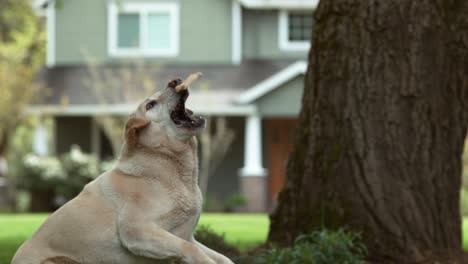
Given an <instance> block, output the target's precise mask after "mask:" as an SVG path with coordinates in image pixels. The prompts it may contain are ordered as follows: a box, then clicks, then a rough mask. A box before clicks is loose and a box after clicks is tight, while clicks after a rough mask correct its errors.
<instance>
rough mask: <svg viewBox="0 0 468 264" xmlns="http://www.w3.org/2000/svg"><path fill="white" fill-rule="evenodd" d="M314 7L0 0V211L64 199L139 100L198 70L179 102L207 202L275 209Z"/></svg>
mask: <svg viewBox="0 0 468 264" xmlns="http://www.w3.org/2000/svg"><path fill="white" fill-rule="evenodd" d="M316 4H317V3H316V1H256V0H255V1H253V0H240V1H237V0H235V1H231V0H204V1H192V0H180V1H164V0H160V1H159V0H154V1H132V0H125V1H107V0H82V1H71V0H60V1H46V0H43V1H40V0H37V1H33V2H31V1H29V0H15V1H12V0H7V1H2V4H0V5H1V6H0V10H1V11H0V12H1V14H0V15H1V17H0V20H1V21H0V23H1V25H0V26H1V27H2V31H1V32H2V36H1V47H0V48H1V51H0V52H1V55H2V56H3V57H4V58H5V60H4V61H2V65H0V67H1V70H2V72H1V78H2V80H1V83H2V87H1V89H2V96H1V97H2V99H0V100H2V102H1V107H2V111H1V113H0V116H1V118H2V120H5V121H4V122H2V124H1V131H0V142H2V143H1V145H0V151H1V153H0V155H1V163H0V164H1V167H0V174H1V176H0V179H1V181H0V183H1V191H0V197H1V198H0V205H1V206H0V208H2V210H4V211H20V212H21V211H32V212H44V211H52V210H54V209H56V208H57V207H59V206H61V205H62V204H63V203H65V202H66V201H67V200H69V199H71V198H72V197H74V196H75V195H76V194H77V193H79V191H80V190H81V189H82V187H83V186H84V184H86V183H87V182H89V181H91V180H92V179H93V178H95V177H97V176H98V175H99V174H100V172H102V171H104V170H105V169H109V168H111V167H112V162H113V160H114V159H116V158H117V157H118V155H119V150H120V146H121V144H122V128H123V125H124V123H125V120H126V117H127V115H128V114H129V113H130V112H131V111H133V110H134V109H135V106H136V104H137V103H138V102H139V101H140V100H142V99H143V98H144V97H145V96H147V95H149V94H151V93H154V92H155V91H156V90H158V89H162V88H164V87H165V85H166V84H167V82H168V81H169V80H171V79H173V78H185V77H186V76H188V75H189V74H190V73H193V72H196V71H201V72H203V74H204V77H203V79H202V80H201V81H199V82H197V83H196V84H195V85H194V86H193V87H192V89H191V96H190V98H189V100H188V103H187V104H188V107H189V108H190V109H192V110H194V111H195V112H197V113H199V114H202V115H205V116H206V117H207V118H208V121H209V122H208V129H206V131H205V132H204V133H203V134H202V135H200V136H199V142H200V186H201V188H202V191H203V193H204V195H205V210H207V211H224V212H232V211H244V212H268V211H270V210H272V208H273V207H274V206H275V202H276V196H277V194H278V192H279V190H280V189H281V187H282V185H283V180H284V174H285V164H286V160H287V156H288V152H289V150H290V148H291V143H292V141H291V137H292V135H291V132H292V131H293V129H294V126H295V123H296V117H297V115H298V113H299V111H300V107H301V96H302V90H303V79H304V73H305V71H306V67H307V62H306V59H307V54H308V50H309V48H310V40H311V37H312V36H311V34H312V11H313V9H314V7H315V6H316ZM3 109H4V110H3Z"/></svg>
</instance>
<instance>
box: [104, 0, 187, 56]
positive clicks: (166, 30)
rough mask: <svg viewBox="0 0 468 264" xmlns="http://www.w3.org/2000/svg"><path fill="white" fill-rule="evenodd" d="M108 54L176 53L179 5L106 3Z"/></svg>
mask: <svg viewBox="0 0 468 264" xmlns="http://www.w3.org/2000/svg"><path fill="white" fill-rule="evenodd" d="M108 8H109V14H108V15H109V17H108V19H109V21H108V23H109V25H108V26H109V28H108V29H109V36H108V38H109V39H108V42H109V54H110V55H112V56H166V57H167V56H176V55H177V54H178V53H179V8H178V5H177V4H176V3H135V2H132V3H122V4H121V5H118V4H116V3H114V2H110V3H109V7H108Z"/></svg>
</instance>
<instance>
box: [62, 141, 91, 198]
mask: <svg viewBox="0 0 468 264" xmlns="http://www.w3.org/2000/svg"><path fill="white" fill-rule="evenodd" d="M61 162H62V166H63V169H64V171H65V175H66V178H65V179H64V180H63V181H62V182H61V183H60V185H59V186H57V194H59V195H62V196H63V197H64V198H65V199H66V200H69V199H71V198H73V197H75V196H76V195H77V194H79V193H80V192H81V190H82V189H83V187H84V186H85V185H86V184H87V183H88V182H90V181H92V180H94V179H95V178H96V177H97V176H99V172H100V168H99V161H98V159H97V158H96V157H95V156H94V155H90V154H86V153H83V152H82V151H81V149H80V147H78V146H76V145H75V146H72V148H71V150H70V152H69V153H66V154H64V155H63V156H62V157H61Z"/></svg>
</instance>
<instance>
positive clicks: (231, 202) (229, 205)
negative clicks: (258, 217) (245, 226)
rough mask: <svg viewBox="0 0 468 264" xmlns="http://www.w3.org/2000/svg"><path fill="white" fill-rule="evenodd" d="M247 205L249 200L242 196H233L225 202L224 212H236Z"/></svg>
mask: <svg viewBox="0 0 468 264" xmlns="http://www.w3.org/2000/svg"><path fill="white" fill-rule="evenodd" d="M246 204H247V199H246V198H245V197H244V196H242V195H241V194H238V193H236V194H232V195H231V196H229V197H228V198H227V199H226V201H225V202H224V211H225V212H234V211H235V210H236V209H238V208H239V207H242V206H244V205H246Z"/></svg>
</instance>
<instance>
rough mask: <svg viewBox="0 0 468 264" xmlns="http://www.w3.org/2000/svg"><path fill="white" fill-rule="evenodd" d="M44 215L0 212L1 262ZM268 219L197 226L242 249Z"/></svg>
mask: <svg viewBox="0 0 468 264" xmlns="http://www.w3.org/2000/svg"><path fill="white" fill-rule="evenodd" d="M46 217H47V215H46V214H20V215H11V214H4V215H0V264H8V263H10V260H11V257H12V256H13V254H14V253H15V251H16V249H17V248H18V246H19V245H20V244H21V243H22V242H23V241H24V240H25V239H26V238H28V237H29V236H31V234H32V233H33V232H34V231H35V230H36V229H37V228H38V227H39V225H40V224H41V223H42V222H43V221H44V219H45V218H46ZM268 222H269V220H268V216H267V215H264V214H255V215H254V214H203V215H202V217H201V219H200V224H199V225H207V226H210V227H211V228H212V229H213V230H214V231H216V232H218V233H224V234H225V237H226V240H227V241H228V242H230V243H232V244H233V245H236V246H237V247H239V248H240V249H243V250H245V249H247V248H249V247H252V246H255V245H257V244H259V243H261V242H262V241H264V240H265V238H266V235H267V232H268ZM463 234H464V235H463V247H464V248H465V249H466V250H468V218H465V220H464V221H463Z"/></svg>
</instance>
